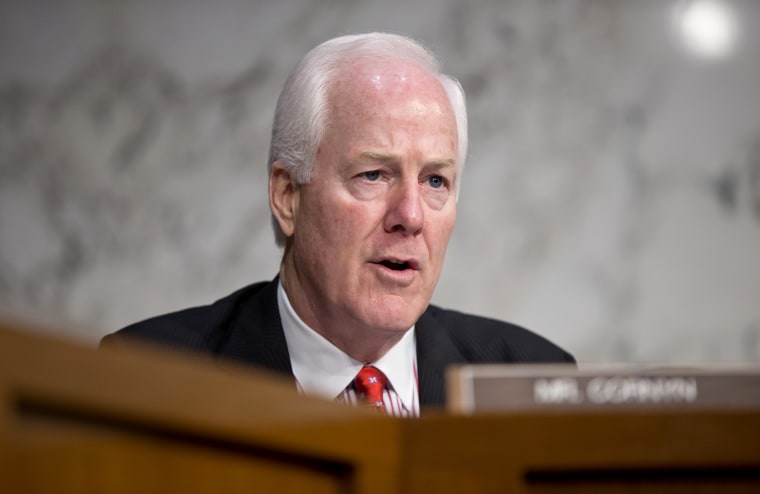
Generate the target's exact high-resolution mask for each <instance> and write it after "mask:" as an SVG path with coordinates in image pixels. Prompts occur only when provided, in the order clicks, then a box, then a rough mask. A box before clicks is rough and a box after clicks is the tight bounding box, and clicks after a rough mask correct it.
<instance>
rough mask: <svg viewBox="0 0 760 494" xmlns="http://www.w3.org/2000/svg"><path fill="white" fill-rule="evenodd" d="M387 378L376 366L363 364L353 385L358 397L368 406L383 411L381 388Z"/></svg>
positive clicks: (382, 388)
mask: <svg viewBox="0 0 760 494" xmlns="http://www.w3.org/2000/svg"><path fill="white" fill-rule="evenodd" d="M387 381H388V378H387V377H385V374H383V373H382V371H381V370H380V369H378V368H377V367H373V366H371V365H365V366H364V367H362V369H361V370H360V371H359V373H358V374H357V375H356V378H355V379H354V387H355V388H356V394H357V395H358V397H359V398H360V399H362V400H364V402H365V403H366V405H367V406H369V407H370V408H376V409H378V410H382V411H385V407H384V406H383V390H384V389H385V384H386V382H387Z"/></svg>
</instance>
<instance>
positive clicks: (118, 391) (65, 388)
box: [0, 330, 399, 493]
mask: <svg viewBox="0 0 760 494" xmlns="http://www.w3.org/2000/svg"><path fill="white" fill-rule="evenodd" d="M0 400H1V401H0V446H2V447H1V448H0V454H2V456H0V460H4V461H3V462H2V463H3V465H2V467H0V475H2V479H3V485H12V486H13V487H14V489H13V492H64V493H65V492H77V493H79V492H98V493H111V492H113V493H121V492H127V491H129V492H182V493H188V492H243V491H246V492H250V491H252V490H253V491H256V490H259V489H262V490H263V491H268V490H269V491H276V492H278V493H279V492H284V493H287V492H326V493H327V492H341V493H346V492H357V493H375V492H384V493H387V492H395V491H396V490H397V485H396V484H395V482H396V480H397V475H396V470H395V469H396V468H397V461H398V444H399V441H398V427H397V425H396V424H397V421H396V420H394V419H392V418H390V417H383V416H379V415H377V414H375V413H372V412H368V411H365V410H361V409H358V408H351V407H347V406H344V405H338V404H335V403H333V402H329V401H323V400H317V399H312V398H306V397H303V396H300V395H298V393H297V392H296V391H295V387H294V385H293V383H292V382H290V381H289V380H284V379H282V378H279V377H277V376H270V375H268V374H265V373H261V372H256V371H253V370H251V369H250V368H247V367H244V366H242V365H235V364H229V363H223V362H218V361H214V360H212V359H210V358H203V357H199V356H189V355H181V354H177V353H174V352H167V351H165V350H161V349H154V348H149V347H145V346H139V345H135V346H131V345H130V346H125V347H123V348H113V349H107V350H100V351H97V350H94V349H88V348H83V347H81V346H79V345H75V344H72V343H67V342H62V341H55V340H51V339H50V338H46V337H41V336H32V335H30V334H21V333H17V332H14V331H8V330H5V331H3V330H0ZM357 437H362V438H363V439H362V440H360V441H357V440H356V438H357ZM366 441H369V442H371V443H373V444H376V445H377V447H375V448H366V447H365V446H364V445H365V444H367V443H366Z"/></svg>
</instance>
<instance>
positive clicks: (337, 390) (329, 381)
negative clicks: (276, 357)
mask: <svg viewBox="0 0 760 494" xmlns="http://www.w3.org/2000/svg"><path fill="white" fill-rule="evenodd" d="M277 305H278V308H279V310H280V319H281V320H282V329H283V331H284V332H285V340H286V341H287V344H288V353H289V354H290V364H291V367H292V368H293V375H294V376H295V378H296V381H297V382H298V385H299V387H300V389H301V390H302V391H303V392H304V393H306V394H314V395H319V396H323V397H325V398H329V399H334V398H336V397H337V396H338V395H340V394H341V393H342V392H343V390H344V389H345V388H346V386H348V385H349V384H350V383H351V381H353V379H354V377H356V374H357V373H358V372H359V370H360V369H361V368H362V366H363V365H365V364H366V363H367V362H361V361H358V360H355V359H353V358H351V357H350V356H348V355H347V354H346V353H344V352H343V351H342V350H341V349H339V348H338V347H336V346H335V345H333V344H332V343H330V341H328V340H327V339H326V338H324V337H323V336H322V335H320V334H319V333H317V332H316V331H314V330H313V329H311V328H310V327H309V326H307V325H306V323H304V322H303V321H302V320H301V318H300V317H299V316H298V314H296V312H295V310H294V309H293V306H292V305H290V300H289V299H288V295H287V294H286V293H285V289H284V288H283V286H282V282H278V286H277ZM416 350H417V348H416V344H415V338H414V326H412V327H411V328H410V329H409V331H407V332H406V333H404V336H403V337H402V338H401V340H399V342H398V343H396V344H395V345H394V346H393V347H392V348H391V349H390V350H388V352H387V353H386V354H385V355H383V356H382V357H381V358H380V359H378V360H377V361H376V362H369V363H371V364H372V365H374V366H375V367H377V368H378V369H380V370H381V371H383V373H384V374H385V375H386V376H387V377H388V382H389V383H390V384H391V386H392V387H393V389H394V390H395V391H396V394H397V395H398V397H399V399H400V400H401V402H402V403H403V405H404V407H406V408H407V410H413V409H415V403H416V402H417V376H416V367H417V357H416V356H417V351H416Z"/></svg>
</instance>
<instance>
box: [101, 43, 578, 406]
mask: <svg viewBox="0 0 760 494" xmlns="http://www.w3.org/2000/svg"><path fill="white" fill-rule="evenodd" d="M466 151H467V125H466V110H465V105H464V94H463V92H462V89H461V86H460V85H459V83H458V82H456V80H455V79H453V78H451V77H449V76H446V75H443V74H441V73H440V72H439V69H438V64H437V62H436V60H435V58H434V57H433V56H432V54H431V53H429V52H428V51H427V50H426V49H425V48H423V47H422V46H420V45H419V44H417V43H416V42H414V41H413V40H410V39H408V38H405V37H403V36H398V35H391V34H383V33H372V34H365V35H356V36H344V37H340V38H336V39H333V40H330V41H327V42H326V43H323V44H322V45H320V46H318V47H316V48H315V49H313V50H312V51H311V52H310V53H309V54H307V55H306V57H305V58H304V60H302V61H301V63H300V64H299V65H298V66H296V68H295V69H294V71H293V72H292V73H291V75H290V76H289V78H288V80H287V82H286V84H285V87H284V89H283V92H282V94H281V95H280V98H279V100H278V103H277V109H276V113H275V120H274V126H273V130H272V144H271V151H270V159H269V169H270V174H269V203H270V208H271V212H272V219H273V225H274V229H275V237H276V239H277V242H278V244H279V245H282V246H283V247H284V254H283V258H282V264H281V266H280V272H279V275H278V276H277V277H276V278H275V279H274V280H273V281H271V282H263V283H257V284H254V285H251V286H249V287H246V288H243V289H242V290H240V291H238V292H236V293H233V294H232V295H230V296H228V297H225V298H223V299H221V300H219V301H217V302H216V303H214V304H213V305H210V306H206V307H198V308H192V309H187V310H184V311H180V312H177V313H173V314H169V315H165V316H160V317H157V318H153V319H149V320H147V321H143V322H141V323H138V324H135V325H132V326H130V327H127V328H125V329H123V330H122V331H120V332H118V333H116V334H115V335H112V336H110V337H107V338H106V340H105V341H111V340H113V339H117V338H121V337H127V336H130V337H131V336H134V337H143V338H151V339H154V340H159V341H163V342H165V343H168V344H172V345H176V346H181V347H185V348H189V349H193V350H197V351H202V352H207V353H212V354H215V355H218V356H220V357H226V358H233V359H239V360H243V361H245V362H248V363H251V364H253V365H256V366H259V367H264V368H267V369H271V370H274V371H277V372H280V373H285V374H288V375H291V376H293V377H294V379H295V382H296V385H297V386H298V387H299V389H300V390H302V391H303V392H305V393H310V394H319V395H323V396H326V397H330V398H335V399H338V400H343V401H349V402H355V401H362V395H366V394H373V393H375V394H376V396H375V397H373V399H372V401H373V402H375V403H373V404H376V405H378V406H380V407H382V408H384V409H386V411H388V412H390V413H393V414H395V415H398V416H415V415H418V414H419V409H420V405H422V406H440V405H442V404H443V403H444V371H445V368H446V367H447V366H449V365H451V364H456V363H464V362H573V358H572V357H571V356H570V355H569V354H568V353H566V352H565V351H563V350H561V349H560V348H558V347H556V346H555V345H553V344H552V343H550V342H548V341H546V340H545V339H543V338H541V337H540V336H537V335H535V334H533V333H531V332H529V331H527V330H525V329H522V328H519V327H516V326H513V325H511V324H508V323H503V322H499V321H494V320H489V319H485V318H480V317H476V316H471V315H466V314H462V313H458V312H453V311H447V310H443V309H441V308H438V307H435V306H431V305H429V303H430V300H431V297H432V294H433V290H434V289H435V286H436V284H437V282H438V278H439V276H440V273H441V268H442V266H443V260H444V254H445V251H446V246H447V244H448V241H449V237H450V235H451V232H452V229H453V228H454V223H455V219H456V202H457V189H458V185H459V181H460V176H461V172H462V168H463V165H464V159H465V155H466ZM378 371H381V372H378ZM357 375H359V376H360V377H361V378H362V379H363V381H362V380H356V381H355V377H356V376H357ZM378 383H379V384H378ZM365 384H366V385H367V386H370V388H371V387H372V386H374V385H377V386H379V388H378V389H379V390H372V389H365V387H364V386H365Z"/></svg>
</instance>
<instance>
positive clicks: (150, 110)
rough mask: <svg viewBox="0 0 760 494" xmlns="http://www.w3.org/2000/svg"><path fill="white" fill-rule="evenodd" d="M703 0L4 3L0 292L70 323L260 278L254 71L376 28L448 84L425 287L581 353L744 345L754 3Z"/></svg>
mask: <svg viewBox="0 0 760 494" xmlns="http://www.w3.org/2000/svg"><path fill="white" fill-rule="evenodd" d="M703 3H704V2H699V1H693V2H685V1H664V0H662V1H659V0H658V1H637V2H631V1H627V0H618V1H603V0H587V1H583V0H576V1H572V0H563V1H548V0H543V1H537V0H436V1H433V0H421V1H415V2H406V1H402V0H384V1H382V2H380V1H372V2H368V1H345V0H329V1H325V0H311V1H309V0H304V1H289V0H278V1H276V2H275V1H271V2H268V1H263V0H260V1H248V2H246V1H242V0H221V1H215V2H203V1H190V0H188V1H164V2H151V1H148V0H144V1H127V0H123V1H111V2H99V1H96V0H80V1H75V0H62V1H59V2H43V1H28V0H14V1H8V0H6V1H4V2H2V3H1V4H0V309H1V310H2V312H4V313H5V314H12V315H15V316H19V317H23V318H29V319H32V320H35V321H38V322H43V323H49V324H54V325H58V326H60V327H64V328H74V329H69V330H67V333H66V335H65V336H66V337H71V338H74V339H77V340H81V341H85V342H88V343H92V344H94V343H95V342H96V341H97V340H98V338H99V337H100V336H102V335H103V334H105V333H107V332H111V331H113V330H115V329H117V328H119V327H121V326H123V325H125V324H127V323H129V322H132V321H135V320H138V319H141V318H144V317H147V316H150V315H154V314H157V313H160V312H165V311H168V310H173V309H178V308H182V307H186V306H189V305H195V304H202V303H207V302H210V301H212V300H215V299H216V298H219V297H221V296H223V295H225V294H227V293H229V292H231V291H232V290H234V289H236V288H238V287H240V286H243V285H244V284H247V283H249V282H252V281H258V280H262V279H269V278H271V277H273V276H274V274H275V273H276V270H277V266H278V263H279V257H280V252H279V251H278V249H277V248H275V246H274V242H273V240H272V235H271V231H270V226H269V214H268V208H267V202H266V195H265V186H266V172H265V166H266V156H267V151H268V136H269V128H270V123H271V118H272V113H273V107H274V102H275V100H276V97H277V94H278V92H279V88H280V86H281V84H282V83H283V81H284V79H285V77H286V75H287V72H288V70H289V69H290V67H291V66H292V65H293V64H294V63H295V62H296V61H297V60H298V59H299V58H300V57H301V56H302V55H303V54H304V53H305V52H306V51H307V50H308V49H309V48H310V47H312V46H313V45H315V44H317V43H319V42H321V41H323V40H325V39H327V38H329V37H332V36H334V35H336V34H341V33H349V32H358V31H366V30H387V31H395V32H403V33H406V34H410V35H412V36H414V37H417V38H420V39H423V40H425V41H426V42H427V43H428V44H429V45H430V46H431V47H432V48H433V49H434V50H435V51H436V52H437V53H438V54H439V55H440V56H441V58H442V60H443V63H444V66H445V67H446V69H447V71H448V72H450V73H452V74H454V75H456V76H457V77H459V78H460V79H461V81H462V83H463V85H464V87H465V90H466V91H467V94H468V98H469V108H470V129H471V147H470V157H469V162H468V164H467V168H466V172H465V175H464V181H463V185H462V195H461V199H460V202H459V213H458V224H457V228H456V231H455V233H454V236H453V238H452V241H451V244H450V247H449V254H448V258H447V262H446V266H445V269H444V274H443V276H442V279H441V282H440V285H439V288H438V290H437V292H436V295H435V298H434V301H435V302H436V303H438V304H441V305H444V306H448V307H452V308H458V309H461V310H465V311H471V312H476V313H479V314H483V315H487V316H492V317H496V318H501V319H508V320H511V321H514V322H517V323H520V324H523V325H525V326H527V327H530V328H532V329H534V330H535V331H537V332H540V333H542V334H544V335H546V336H547V337H549V338H551V339H553V340H555V341H557V342H558V343H560V344H561V345H563V346H565V347H566V348H568V349H569V350H571V351H572V352H573V353H574V354H575V355H576V356H577V357H578V359H579V360H580V361H581V362H584V363H597V362H646V363H665V364H691V363H702V362H758V361H760V38H759V36H760V29H759V28H760V3H757V2H753V1H752V0H744V1H738V0H737V1H730V2H729V1H726V2H712V3H710V2H708V3H707V4H705V5H706V6H707V7H708V11H709V7H710V6H712V7H713V8H714V10H715V9H717V8H719V7H721V6H723V7H725V8H727V9H728V10H727V11H726V12H727V15H728V17H724V18H721V17H720V16H719V14H720V11H719V10H718V17H717V18H716V17H715V16H713V17H712V21H710V19H711V18H710V17H709V16H707V17H704V18H696V20H695V19H693V18H691V17H688V18H687V15H686V14H687V13H690V12H692V11H693V9H694V8H695V6H699V7H704V5H702V4H703ZM698 4H699V5H698ZM705 19H706V20H705ZM716 19H717V21H716ZM721 19H723V21H722V22H723V23H722V24H721ZM687 20H688V21H689V22H686V21H687ZM700 22H701V24H700ZM710 22H712V24H710ZM689 26H691V27H692V28H693V29H696V30H697V35H696V36H697V38H698V40H699V39H702V41H703V44H702V45H699V46H701V50H702V51H701V54H700V52H699V51H695V50H698V49H699V46H697V47H696V48H692V49H690V48H689V45H687V44H686V43H685V42H684V38H683V36H682V35H683V32H682V28H684V27H689ZM695 26H696V27H695ZM700 26H701V27H700ZM732 27H733V29H734V31H732V30H731V29H732ZM699 29H701V31H699ZM721 29H722V30H721ZM699 32H701V34H699ZM732 33H733V34H734V35H733V36H732ZM699 36H702V38H699ZM711 36H712V38H711ZM721 36H722V37H721ZM710 40H712V41H710ZM709 43H712V44H709ZM721 43H722V44H721Z"/></svg>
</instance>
